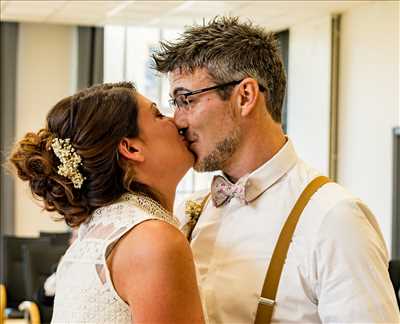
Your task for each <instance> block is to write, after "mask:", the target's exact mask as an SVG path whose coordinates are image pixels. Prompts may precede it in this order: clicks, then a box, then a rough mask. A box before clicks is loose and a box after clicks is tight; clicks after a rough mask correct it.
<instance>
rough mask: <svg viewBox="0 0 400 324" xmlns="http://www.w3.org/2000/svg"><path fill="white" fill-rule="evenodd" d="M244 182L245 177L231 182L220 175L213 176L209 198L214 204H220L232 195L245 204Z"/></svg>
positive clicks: (217, 205) (216, 205) (245, 181)
mask: <svg viewBox="0 0 400 324" xmlns="http://www.w3.org/2000/svg"><path fill="white" fill-rule="evenodd" d="M246 183H247V178H244V179H243V178H242V179H240V180H239V181H238V182H237V183H231V182H229V180H227V179H225V178H224V177H222V176H220V175H216V176H214V178H213V181H212V184H211V198H212V201H213V203H214V206H215V207H219V206H222V205H223V204H224V203H226V202H229V201H230V200H231V199H232V198H233V197H236V198H238V199H239V200H240V202H241V203H242V204H245V203H246V196H245V189H246Z"/></svg>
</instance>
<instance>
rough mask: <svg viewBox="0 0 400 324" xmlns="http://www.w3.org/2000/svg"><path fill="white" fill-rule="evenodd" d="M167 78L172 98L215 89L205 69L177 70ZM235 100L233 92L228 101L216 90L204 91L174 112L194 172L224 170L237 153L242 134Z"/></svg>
mask: <svg viewBox="0 0 400 324" xmlns="http://www.w3.org/2000/svg"><path fill="white" fill-rule="evenodd" d="M168 77H169V83H170V96H171V98H177V97H178V96H179V95H180V94H185V93H188V92H192V91H196V90H199V89H204V88H208V87H212V86H214V85H216V83H215V82H214V81H213V80H212V78H211V77H210V76H209V74H208V72H207V70H206V69H197V70H195V71H194V72H193V73H191V72H182V71H179V69H177V70H175V71H172V72H170V73H169V75H168ZM234 97H235V93H234V91H232V95H231V96H230V98H228V99H227V100H223V99H222V98H221V97H220V96H219V95H218V93H217V91H216V90H211V91H206V92H202V93H198V94H194V95H191V96H188V97H187V98H186V103H187V104H188V105H187V106H186V107H181V108H177V109H176V110H175V114H174V120H175V123H176V125H177V127H178V128H179V129H180V130H181V131H183V132H184V134H185V137H186V139H187V140H188V141H189V144H190V145H189V149H190V151H191V152H192V153H193V155H194V157H195V164H194V169H195V170H196V171H215V170H223V169H224V168H226V165H227V164H228V163H229V161H230V159H231V158H232V156H233V154H234V152H235V151H236V148H237V146H238V145H239V141H240V134H241V133H240V127H239V120H238V118H239V117H238V115H239V116H240V113H239V114H237V113H236V111H235V109H236V107H235V105H234V102H235V101H234Z"/></svg>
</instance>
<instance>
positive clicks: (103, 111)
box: [10, 82, 153, 226]
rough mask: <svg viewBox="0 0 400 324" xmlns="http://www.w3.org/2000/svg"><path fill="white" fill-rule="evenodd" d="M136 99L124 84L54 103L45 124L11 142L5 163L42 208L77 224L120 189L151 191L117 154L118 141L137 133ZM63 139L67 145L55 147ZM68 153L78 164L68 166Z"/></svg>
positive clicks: (92, 89) (95, 88) (132, 89)
mask: <svg viewBox="0 0 400 324" xmlns="http://www.w3.org/2000/svg"><path fill="white" fill-rule="evenodd" d="M135 98H136V89H135V87H134V86H133V85H132V84H131V83H128V82H121V83H109V84H102V85H96V86H93V87H90V88H88V89H85V90H83V91H80V92H78V93H77V94H75V95H74V96H70V97H67V98H64V99H62V100H61V101H60V102H58V103H57V104H56V105H55V106H54V107H53V108H52V109H51V110H50V112H49V113H48V115H47V125H46V127H45V128H44V129H41V130H39V131H38V132H37V133H32V132H31V133H28V134H26V135H25V136H24V137H23V138H22V139H21V140H20V141H19V142H18V143H17V144H16V145H15V147H14V151H13V153H12V154H11V156H10V162H11V164H12V165H14V166H15V167H16V170H17V174H18V177H19V178H21V179H22V180H24V181H28V182H29V186H30V188H31V191H32V194H33V196H34V197H35V198H38V199H40V200H42V201H43V203H44V209H46V210H48V211H57V212H58V213H59V214H60V215H61V219H64V220H65V222H66V223H67V224H68V225H70V226H78V225H80V224H81V223H83V222H85V221H86V220H88V218H89V217H90V215H91V213H92V212H93V211H94V210H95V209H96V208H98V207H102V206H106V205H108V204H110V203H112V202H113V201H115V200H116V199H118V198H119V197H120V196H121V195H122V194H123V193H125V192H128V191H141V192H144V193H146V194H150V195H152V194H151V191H150V189H149V188H147V187H146V186H145V185H142V184H140V183H137V182H136V181H133V179H134V174H133V173H134V170H133V169H132V167H131V166H130V165H129V162H128V161H127V160H124V159H123V157H122V156H120V155H119V154H118V144H119V143H120V141H121V139H122V138H124V137H128V138H134V137H137V136H138V133H139V126H138V122H137V118H138V104H137V101H136V99H135ZM67 139H69V143H68V140H67ZM65 140H67V144H69V145H70V146H68V147H69V149H68V148H67V149H65V146H62V145H61V150H59V149H57V147H56V146H55V145H54V143H55V142H57V141H58V144H60V143H61V144H62V143H65ZM58 148H60V145H59V146H58ZM60 152H61V155H60ZM63 152H64V157H65V152H67V157H66V160H65V159H64V158H63ZM69 153H70V155H69V157H68V154H69ZM75 153H76V154H75ZM71 156H75V157H79V161H78V162H79V163H76V164H71V163H72V162H71V161H72V160H71ZM60 158H61V159H60ZM63 159H64V160H63ZM62 161H64V163H63V162H62ZM65 161H67V162H65ZM60 165H61V166H62V167H64V168H66V169H67V171H68V170H69V171H71V170H72V174H73V175H74V176H77V177H78V180H77V179H76V177H75V178H74V177H72V176H70V174H69V175H68V174H67V176H65V175H62V172H60ZM68 168H69V169H68ZM67 171H66V172H67ZM79 179H80V180H79ZM152 196H153V195H152Z"/></svg>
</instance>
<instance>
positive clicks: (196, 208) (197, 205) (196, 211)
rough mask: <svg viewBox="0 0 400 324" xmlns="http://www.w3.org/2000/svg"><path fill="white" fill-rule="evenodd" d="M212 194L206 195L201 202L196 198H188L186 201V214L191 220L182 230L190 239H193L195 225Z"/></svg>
mask: <svg viewBox="0 0 400 324" xmlns="http://www.w3.org/2000/svg"><path fill="white" fill-rule="evenodd" d="M209 196H210V194H208V195H207V196H205V197H204V198H203V199H202V200H201V201H200V202H198V201H194V200H188V201H186V203H185V215H186V216H187V217H188V218H189V221H188V222H187V223H186V224H185V226H184V227H183V228H182V231H183V232H184V233H185V235H186V237H187V238H188V240H189V241H190V240H191V236H192V232H193V229H194V227H195V226H196V223H197V221H198V220H199V217H200V215H201V212H202V211H203V208H204V206H205V204H206V202H207V199H208V197H209Z"/></svg>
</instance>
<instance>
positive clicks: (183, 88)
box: [169, 87, 190, 98]
mask: <svg viewBox="0 0 400 324" xmlns="http://www.w3.org/2000/svg"><path fill="white" fill-rule="evenodd" d="M181 91H184V92H190V89H187V88H185V87H177V88H175V89H174V92H173V93H172V96H171V95H169V96H170V97H171V98H173V97H175V96H176V95H177V93H178V92H181Z"/></svg>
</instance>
